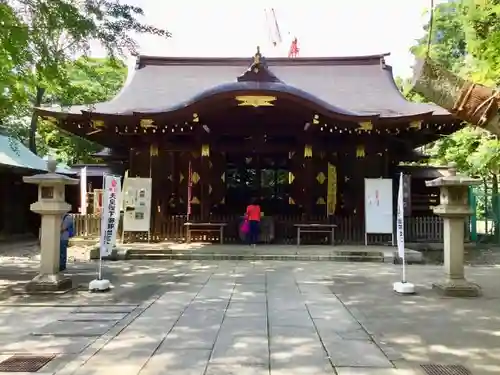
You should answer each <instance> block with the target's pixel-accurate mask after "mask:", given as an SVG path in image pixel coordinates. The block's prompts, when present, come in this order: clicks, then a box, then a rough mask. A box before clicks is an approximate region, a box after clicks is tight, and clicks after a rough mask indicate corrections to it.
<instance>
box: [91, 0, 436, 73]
mask: <svg viewBox="0 0 500 375" xmlns="http://www.w3.org/2000/svg"><path fill="white" fill-rule="evenodd" d="M126 2H127V3H129V4H133V5H137V6H140V7H141V8H142V9H143V10H144V12H145V16H144V17H142V18H141V21H142V22H145V23H149V24H152V25H154V26H157V27H160V28H166V29H167V30H168V31H170V32H171V33H172V37H171V38H169V39H163V38H159V37H155V36H151V35H137V36H136V39H137V41H138V42H139V45H140V53H141V54H143V55H154V56H185V57H196V56H198V57H208V56H211V57H246V56H248V57H249V58H250V57H251V56H253V55H254V54H255V51H256V47H257V46H260V49H261V53H262V54H263V55H264V56H267V57H275V56H287V52H288V47H289V45H290V41H291V39H292V38H293V37H294V36H296V37H297V38H298V42H299V48H300V56H302V57H322V56H356V55H369V54H379V53H385V52H390V53H391V56H390V57H388V58H387V59H386V61H387V62H388V63H389V64H390V65H392V66H393V68H394V74H395V75H396V76H402V77H408V76H411V67H412V65H413V56H412V55H411V53H410V52H409V49H410V47H411V46H412V45H413V44H414V43H415V40H416V39H418V38H419V37H421V36H422V34H423V29H422V26H423V25H424V24H425V23H426V22H428V15H426V14H425V9H427V8H429V6H430V0H295V1H293V0H250V1H241V0H239V1H234V0H233V1H230V0H182V1H167V0H127V1H126ZM440 2H442V0H441V1H439V0H438V1H435V3H436V4H438V3H440ZM271 7H272V8H274V10H275V13H276V16H277V20H278V23H279V25H280V30H281V34H282V35H283V36H284V37H283V39H284V41H283V44H282V45H281V46H278V47H273V46H272V44H271V41H270V37H269V29H268V27H267V26H266V16H265V9H266V8H268V9H269V8H271ZM93 55H94V56H101V55H102V51H101V50H100V49H99V48H98V47H96V46H95V47H94V53H93ZM134 63H135V59H133V58H129V66H131V67H133V65H134Z"/></svg>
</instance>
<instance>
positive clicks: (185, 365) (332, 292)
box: [0, 261, 500, 375]
mask: <svg viewBox="0 0 500 375" xmlns="http://www.w3.org/2000/svg"><path fill="white" fill-rule="evenodd" d="M84 271H88V270H87V269H84ZM105 272H106V273H107V274H108V275H110V276H113V278H112V280H113V283H114V285H115V286H116V289H115V290H114V291H113V292H111V293H109V294H86V293H84V292H79V293H77V294H75V295H74V296H73V297H68V298H67V299H66V300H63V301H64V303H60V302H52V304H48V303H44V304H40V303H34V302H32V301H31V300H29V299H28V300H27V301H25V303H24V304H23V305H20V304H19V303H18V302H17V304H15V305H13V304H12V301H11V300H6V301H4V303H3V304H0V322H1V324H0V354H1V355H2V357H1V358H0V359H3V358H6V357H7V356H8V355H10V354H12V353H18V352H25V353H31V354H35V353H38V354H40V353H54V354H57V357H56V359H55V360H53V361H51V362H50V363H49V364H48V365H46V366H45V367H44V368H43V369H41V370H40V372H39V373H44V374H54V373H55V374H57V375H70V374H75V375H99V374H111V373H112V372H116V373H119V374H120V375H129V374H130V375H137V374H140V375H154V374H158V375H160V374H169V375H172V374H173V375H177V374H179V375H180V374H182V375H191V374H192V375H197V374H199V375H228V374H238V375H239V374H241V375H247V374H248V375H253V374H266V375H270V374H271V375H281V374H286V375H295V374H297V375H302V374H308V375H309V374H311V375H323V374H335V373H337V374H340V375H384V374H387V375H391V374H394V375H396V374H399V375H417V374H418V375H420V374H423V372H421V370H419V367H420V365H421V364H427V363H436V364H461V365H464V366H466V367H467V368H469V370H471V371H472V374H473V375H488V374H498V373H500V339H499V338H498V336H499V335H500V333H499V332H498V327H499V321H500V303H499V301H500V290H499V288H498V287H497V284H498V283H497V280H498V275H499V272H500V269H498V268H493V267H490V268H488V267H477V268H469V269H468V277H469V278H470V279H471V280H475V281H477V282H478V283H480V284H481V285H482V286H483V288H484V293H485V295H484V296H483V297H481V298H479V299H449V298H441V297H439V296H437V295H436V294H434V293H433V292H432V291H431V290H430V283H431V282H432V281H434V280H436V279H437V278H438V277H439V276H440V274H441V269H440V267H434V266H412V267H409V277H410V280H411V281H412V282H414V283H415V284H416V285H417V287H418V291H419V294H418V295H416V296H412V297H402V296H397V295H395V294H393V293H392V291H391V285H392V282H393V281H396V280H397V279H398V273H399V267H398V266H394V265H388V264H371V263H330V262H328V263H326V262H291V261H288V262H277V261H273V262H268V261H265V262H253V263H252V262H247V261H243V262H230V261H220V262H215V261H204V262H194V261H192V262H182V261H176V262H174V261H162V262H158V261H157V262H144V261H141V262H116V263H108V264H106V268H105ZM145 286H146V287H145ZM127 290H130V293H131V294H127ZM133 290H136V291H135V292H134V291H133ZM137 290H139V293H138V292H137ZM18 322H22V324H18ZM335 371H336V372H335Z"/></svg>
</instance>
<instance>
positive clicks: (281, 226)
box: [74, 214, 443, 244]
mask: <svg viewBox="0 0 500 375" xmlns="http://www.w3.org/2000/svg"><path fill="white" fill-rule="evenodd" d="M74 220H75V235H76V236H78V237H98V236H99V233H100V216H99V215H96V214H91V215H78V214H75V215H74ZM239 220H240V216H238V215H227V216H226V215H217V216H212V217H211V218H210V221H211V222H214V223H216V222H221V223H222V222H223V223H227V224H228V225H227V226H226V229H225V232H224V242H225V243H238V242H240V236H239V232H238V223H239ZM186 221H187V218H186V215H170V216H166V217H165V216H157V217H155V218H154V219H153V221H152V225H151V232H150V233H144V232H127V233H125V238H124V239H125V242H143V241H148V239H149V240H151V241H154V242H159V241H174V242H182V241H185V235H186V230H185V227H184V223H185V222H186ZM190 221H193V222H196V221H199V218H196V217H193V218H191V220H190ZM120 223H121V220H120ZM298 223H321V224H335V225H337V228H336V230H335V238H336V242H338V243H344V244H361V243H364V236H365V235H364V218H363V217H355V216H353V217H331V218H326V217H313V218H310V219H308V220H305V219H304V218H303V217H302V216H273V218H272V227H273V229H272V230H273V235H272V237H271V238H270V239H272V240H274V241H273V242H276V243H284V244H292V243H295V241H296V229H295V227H294V224H298ZM120 237H121V225H120V227H119V229H118V238H120ZM192 239H193V241H218V240H219V238H218V233H217V234H210V233H208V234H199V235H198V236H195V237H193V238H192ZM390 240H391V235H371V234H370V235H369V243H370V244H375V243H388V242H389V241H390ZM405 240H406V241H407V242H441V241H442V240H443V220H442V219H441V218H440V217H438V216H424V217H408V218H405ZM306 242H311V243H318V242H321V243H327V242H328V238H327V236H326V235H324V236H322V235H321V234H314V233H313V234H310V235H309V236H304V243H306Z"/></svg>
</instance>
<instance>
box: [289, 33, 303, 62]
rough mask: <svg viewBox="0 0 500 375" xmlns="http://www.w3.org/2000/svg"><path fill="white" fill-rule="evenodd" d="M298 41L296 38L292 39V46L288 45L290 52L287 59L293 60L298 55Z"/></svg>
mask: <svg viewBox="0 0 500 375" xmlns="http://www.w3.org/2000/svg"><path fill="white" fill-rule="evenodd" d="M298 43H299V42H298V40H297V38H294V39H293V41H292V44H291V45H290V50H289V51H288V57H289V58H291V59H292V58H294V57H297V56H298V55H299V51H300V49H299V44H298Z"/></svg>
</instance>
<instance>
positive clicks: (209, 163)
mask: <svg viewBox="0 0 500 375" xmlns="http://www.w3.org/2000/svg"><path fill="white" fill-rule="evenodd" d="M213 166H214V165H213V164H212V161H211V160H209V161H208V168H210V169H212V167H213Z"/></svg>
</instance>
